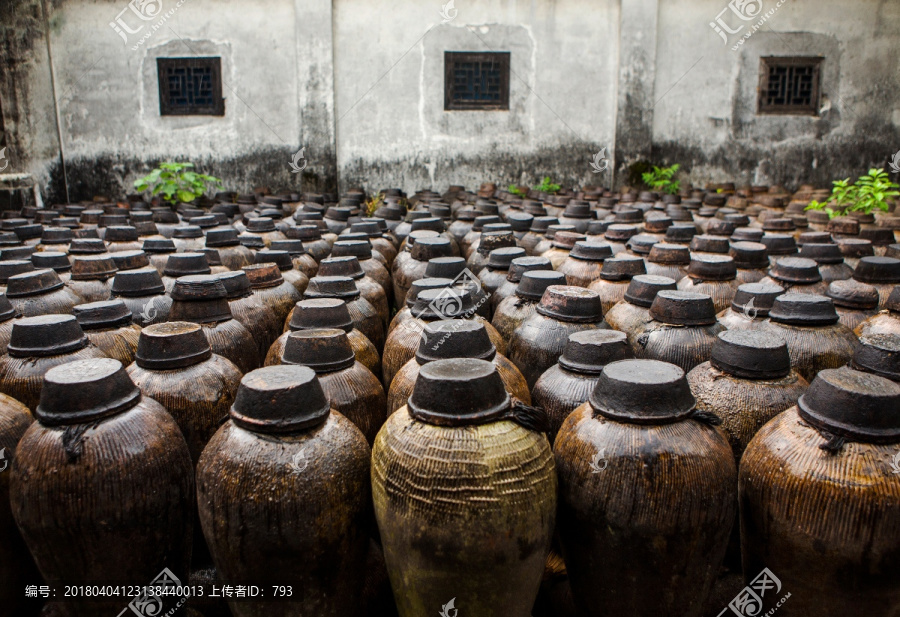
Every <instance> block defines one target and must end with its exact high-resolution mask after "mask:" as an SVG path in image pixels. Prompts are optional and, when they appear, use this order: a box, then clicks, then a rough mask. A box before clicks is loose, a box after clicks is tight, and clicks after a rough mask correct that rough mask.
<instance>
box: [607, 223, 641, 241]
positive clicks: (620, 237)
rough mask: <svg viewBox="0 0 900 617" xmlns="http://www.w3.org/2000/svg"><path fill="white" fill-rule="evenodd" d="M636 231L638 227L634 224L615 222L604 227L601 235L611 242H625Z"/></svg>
mask: <svg viewBox="0 0 900 617" xmlns="http://www.w3.org/2000/svg"><path fill="white" fill-rule="evenodd" d="M637 233H638V228H637V226H635V225H626V224H622V223H615V224H613V225H610V226H609V227H607V228H606V233H604V234H603V237H604V238H606V239H607V240H612V241H613V242H625V241H627V240H628V239H629V238H631V237H632V236H636V235H637Z"/></svg>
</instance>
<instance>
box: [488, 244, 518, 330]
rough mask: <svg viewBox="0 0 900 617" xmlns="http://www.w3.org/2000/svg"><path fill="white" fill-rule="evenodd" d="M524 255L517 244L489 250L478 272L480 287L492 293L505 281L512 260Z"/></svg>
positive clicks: (490, 304)
mask: <svg viewBox="0 0 900 617" xmlns="http://www.w3.org/2000/svg"><path fill="white" fill-rule="evenodd" d="M524 257H525V249H523V248H519V247H518V246H510V247H506V248H500V249H494V250H493V251H491V252H490V254H489V255H488V261H487V264H486V265H485V267H484V268H482V269H481V272H479V273H478V278H479V280H480V281H481V287H482V289H483V290H484V291H485V292H486V293H488V294H490V295H493V294H494V292H496V291H497V289H499V288H500V286H501V285H502V284H503V283H505V282H506V277H507V276H508V275H509V268H510V266H512V262H513V260H514V259H519V258H524ZM488 306H489V307H490V306H492V303H489V304H488ZM489 316H490V314H488V317H489Z"/></svg>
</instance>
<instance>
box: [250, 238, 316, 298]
mask: <svg viewBox="0 0 900 617" xmlns="http://www.w3.org/2000/svg"><path fill="white" fill-rule="evenodd" d="M255 260H256V263H257V264H268V263H273V264H275V265H276V266H278V271H279V272H280V273H281V278H283V279H284V281H285V282H286V283H290V284H291V285H293V287H294V289H296V290H297V292H298V293H300V294H301V295H302V294H303V292H304V291H306V287H307V286H308V285H309V277H307V276H306V275H305V274H304V273H303V272H301V271H300V270H297V269H296V268H294V261H293V259H291V254H290V253H288V252H287V251H273V250H271V249H263V250H261V251H257V252H256V255H255Z"/></svg>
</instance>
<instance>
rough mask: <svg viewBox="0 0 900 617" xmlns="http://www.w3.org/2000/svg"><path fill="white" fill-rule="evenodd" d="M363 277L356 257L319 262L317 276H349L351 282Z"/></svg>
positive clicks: (363, 273) (332, 258)
mask: <svg viewBox="0 0 900 617" xmlns="http://www.w3.org/2000/svg"><path fill="white" fill-rule="evenodd" d="M365 275H366V273H365V272H364V271H363V269H362V266H361V265H360V263H359V260H358V259H357V258H356V257H353V256H347V257H327V258H325V259H323V260H322V261H320V262H319V272H318V275H317V276H349V277H350V278H352V279H353V280H359V279H361V278H363V277H364V276H365Z"/></svg>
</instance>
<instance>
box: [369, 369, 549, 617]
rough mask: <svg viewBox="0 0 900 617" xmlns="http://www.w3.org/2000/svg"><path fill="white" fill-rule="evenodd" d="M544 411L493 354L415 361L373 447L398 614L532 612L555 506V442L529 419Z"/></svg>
mask: <svg viewBox="0 0 900 617" xmlns="http://www.w3.org/2000/svg"><path fill="white" fill-rule="evenodd" d="M541 420H542V419H541V418H540V416H539V415H538V414H533V415H529V414H527V413H525V412H524V411H520V408H519V407H512V406H511V404H510V397H509V394H508V393H507V392H506V389H505V387H504V384H503V380H502V379H501V378H500V375H499V373H498V372H497V369H496V367H495V366H494V365H493V364H491V363H490V362H487V361H484V360H476V359H471V358H458V359H452V360H438V361H435V362H430V363H428V364H426V365H424V366H423V367H422V368H421V369H420V372H419V378H418V379H417V380H416V385H415V388H414V389H413V393H412V396H411V397H410V399H409V403H408V404H407V406H406V407H402V408H400V409H399V410H398V411H396V412H395V413H393V414H392V415H391V416H390V417H389V418H388V420H387V422H386V423H385V425H384V427H383V428H382V429H381V431H380V432H379V433H378V437H377V438H376V439H375V445H374V447H373V452H372V496H373V499H374V502H375V516H376V519H377V521H378V529H379V532H380V535H381V540H382V543H383V546H384V557H385V562H386V565H387V569H388V573H389V575H390V579H391V585H392V587H393V590H394V597H395V599H396V600H397V609H398V613H399V615H400V617H420V616H421V615H427V614H430V613H431V612H440V611H441V610H444V612H445V613H446V612H448V611H452V613H453V614H455V611H456V610H459V611H469V612H470V614H473V615H493V616H494V617H521V616H522V615H527V614H530V611H531V608H532V606H533V604H534V600H535V597H536V596H537V592H538V587H539V585H540V581H541V575H542V573H543V571H544V562H545V559H546V557H547V552H548V551H549V549H550V541H551V536H552V533H553V523H554V518H555V512H556V489H557V486H556V474H555V472H554V468H553V455H552V453H551V451H550V444H549V442H548V441H547V438H546V437H545V436H544V435H543V433H539V432H537V431H535V430H532V429H530V428H526V427H529V426H531V427H536V426H539V424H535V422H540V421H541ZM488 495H490V498H487V499H485V497H486V496H488ZM474 520H477V521H478V524H477V525H473V524H472V521H474ZM454 598H455V599H456V600H455V603H456V604H455V607H454V604H453V602H452V599H454ZM448 607H449V608H448Z"/></svg>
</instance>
